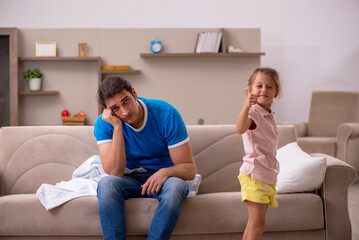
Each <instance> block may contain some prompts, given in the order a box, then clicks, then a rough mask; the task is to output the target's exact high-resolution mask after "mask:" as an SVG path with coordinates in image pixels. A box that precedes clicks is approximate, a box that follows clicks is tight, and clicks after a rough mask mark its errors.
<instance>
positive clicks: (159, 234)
mask: <svg viewBox="0 0 359 240" xmlns="http://www.w3.org/2000/svg"><path fill="white" fill-rule="evenodd" d="M98 100H99V103H100V104H101V105H102V106H103V107H104V108H105V109H104V111H103V113H102V114H101V115H100V116H99V117H98V118H97V120H96V122H95V127H94V135H95V137H96V140H97V144H98V146H99V152H100V157H101V161H102V166H103V168H104V171H105V172H106V173H108V174H109V176H107V177H104V178H102V179H101V181H100V182H99V184H98V189H97V197H98V204H99V215H100V220H101V227H102V232H103V235H104V239H126V223H125V211H124V201H125V200H126V199H128V198H133V197H152V198H157V199H158V200H159V204H158V208H157V210H156V213H155V216H154V218H153V220H152V224H151V228H150V232H149V235H148V239H169V238H170V236H171V234H172V231H173V229H174V227H175V225H176V223H177V220H178V217H179V214H180V211H181V207H182V204H183V201H184V199H185V198H186V197H187V194H188V191H189V189H188V185H187V183H186V182H185V180H190V179H193V178H194V177H195V175H196V166H195V163H194V159H193V155H192V149H191V144H190V142H189V138H188V134H187V130H186V127H185V124H184V122H183V120H182V117H181V116H180V114H179V112H178V111H177V110H176V109H175V108H174V107H172V106H171V105H170V104H168V103H166V102H164V101H160V100H151V99H144V98H138V97H137V93H136V91H135V89H133V88H132V86H131V84H130V83H129V82H128V81H127V80H125V79H123V78H121V77H118V76H110V77H107V78H106V79H105V80H104V81H103V82H102V83H101V85H100V86H99V89H98Z"/></svg>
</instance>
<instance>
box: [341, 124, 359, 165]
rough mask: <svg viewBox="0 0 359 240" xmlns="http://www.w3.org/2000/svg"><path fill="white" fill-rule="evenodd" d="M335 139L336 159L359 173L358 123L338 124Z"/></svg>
mask: <svg viewBox="0 0 359 240" xmlns="http://www.w3.org/2000/svg"><path fill="white" fill-rule="evenodd" d="M337 139H338V144H337V148H338V149H337V158H339V159H341V160H343V161H344V162H346V163H348V164H349V165H350V166H352V167H353V168H354V169H355V170H356V171H359V148H358V146H359V123H342V124H340V125H339V126H338V130H337Z"/></svg>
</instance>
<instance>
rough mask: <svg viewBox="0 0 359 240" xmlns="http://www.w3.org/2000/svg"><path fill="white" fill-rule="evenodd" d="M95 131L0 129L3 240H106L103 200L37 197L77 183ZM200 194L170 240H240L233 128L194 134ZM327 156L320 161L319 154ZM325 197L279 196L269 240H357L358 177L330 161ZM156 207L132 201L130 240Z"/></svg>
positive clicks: (287, 134) (286, 129)
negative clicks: (55, 202) (50, 205)
mask: <svg viewBox="0 0 359 240" xmlns="http://www.w3.org/2000/svg"><path fill="white" fill-rule="evenodd" d="M92 131H93V127H92V126H78V127H75V126H36V127H35V126H33V127H3V128H1V129H0V146H1V148H0V239H11V240H17V239H61V240H63V239H102V232H101V227H100V221H99V217H98V212H97V211H98V209H97V198H96V197H95V196H89V197H82V198H77V199H74V200H72V201H70V202H67V203H65V204H63V205H61V206H59V207H57V208H55V209H52V210H50V211H46V210H45V208H44V207H43V206H42V205H41V203H40V202H39V200H38V198H37V197H36V195H35V193H36V191H37V189H38V188H39V186H40V185H41V184H42V183H49V184H55V183H57V182H60V181H62V180H69V179H71V176H72V172H73V171H74V170H75V169H76V168H77V167H78V166H79V165H80V164H81V163H82V162H83V161H85V160H86V159H87V158H89V157H90V156H92V155H95V154H98V150H97V145H96V142H95V139H94V137H93V133H92ZM188 133H189V135H190V139H191V143H192V148H193V153H194V156H195V161H196V164H197V168H198V173H199V174H201V175H202V177H203V180H202V183H201V185H200V188H199V194H198V195H197V196H195V197H192V198H188V199H186V200H185V203H184V205H183V209H182V212H181V215H180V219H179V221H178V224H177V226H176V228H175V230H174V233H173V236H172V238H171V239H180V240H181V239H206V240H211V239H221V240H223V239H240V237H241V236H242V233H243V231H244V228H245V224H246V221H247V209H246V206H245V204H243V203H242V202H241V193H240V185H239V183H238V181H237V175H238V169H239V167H240V165H241V163H242V157H243V154H244V150H243V145H242V137H241V136H240V135H239V134H237V133H236V132H235V127H234V125H213V126H188ZM293 141H296V133H295V129H294V127H293V126H285V125H284V126H279V147H280V146H283V145H285V144H286V143H289V142H293ZM317 155H320V154H317ZM327 164H328V168H327V172H326V175H325V179H324V183H323V186H322V188H321V189H320V191H319V192H318V193H314V192H311V193H292V194H278V196H277V199H278V202H279V207H278V208H269V210H268V213H267V218H266V228H265V233H264V235H263V239H276V240H280V239H291V240H296V239H301V240H302V239H315V240H320V239H328V240H337V239H342V240H350V239H351V225H350V220H349V215H348V199H347V196H348V192H347V191H348V187H349V186H350V184H351V183H352V182H353V181H354V179H355V178H356V171H355V170H354V169H353V168H352V167H351V166H349V165H348V164H346V163H345V162H343V161H340V160H338V159H336V158H334V157H331V156H327ZM156 207H157V200H154V199H143V198H142V199H140V198H139V199H129V200H126V203H125V208H126V218H127V227H128V239H145V237H146V234H147V232H148V229H149V227H150V223H151V219H152V217H153V214H154V212H155V210H156Z"/></svg>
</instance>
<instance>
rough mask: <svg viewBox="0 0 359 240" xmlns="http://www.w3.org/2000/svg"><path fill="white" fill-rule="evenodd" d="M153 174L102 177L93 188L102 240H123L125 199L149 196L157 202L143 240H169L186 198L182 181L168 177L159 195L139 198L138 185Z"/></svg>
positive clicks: (124, 237)
mask: <svg viewBox="0 0 359 240" xmlns="http://www.w3.org/2000/svg"><path fill="white" fill-rule="evenodd" d="M152 174H153V172H151V171H150V172H145V173H132V174H125V176H124V177H123V178H120V177H116V176H106V177H104V178H102V179H101V180H100V182H99V183H98V186H97V198H98V207H99V215H100V221H101V227H102V233H103V236H104V239H105V240H108V239H111V240H112V239H126V219H125V209H124V202H125V200H126V199H128V198H135V197H151V198H157V199H158V201H159V203H158V207H157V210H156V213H155V216H154V217H153V220H152V224H151V228H150V232H149V234H148V237H147V239H150V240H153V239H161V240H164V239H169V238H170V236H171V234H172V231H173V229H174V227H175V226H176V223H177V220H178V217H179V214H180V211H181V207H182V204H183V201H184V199H185V198H186V197H187V195H188V191H189V188H188V185H187V183H186V181H184V180H182V179H180V178H176V177H170V178H168V179H167V180H166V182H165V183H164V184H163V186H162V188H161V190H160V192H158V193H155V194H151V195H149V196H147V195H145V196H143V195H141V191H142V188H141V186H142V185H143V184H144V183H145V182H146V181H147V179H148V178H149V177H151V175H152Z"/></svg>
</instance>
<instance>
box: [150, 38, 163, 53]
mask: <svg viewBox="0 0 359 240" xmlns="http://www.w3.org/2000/svg"><path fill="white" fill-rule="evenodd" d="M150 49H151V51H152V52H153V53H159V52H161V50H162V42H161V41H160V40H158V41H151V47H150Z"/></svg>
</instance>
